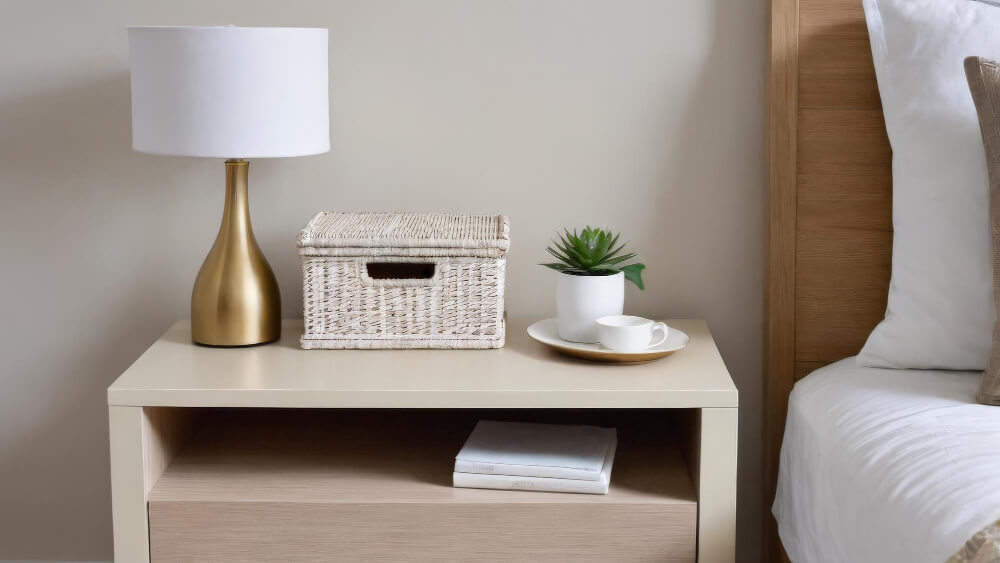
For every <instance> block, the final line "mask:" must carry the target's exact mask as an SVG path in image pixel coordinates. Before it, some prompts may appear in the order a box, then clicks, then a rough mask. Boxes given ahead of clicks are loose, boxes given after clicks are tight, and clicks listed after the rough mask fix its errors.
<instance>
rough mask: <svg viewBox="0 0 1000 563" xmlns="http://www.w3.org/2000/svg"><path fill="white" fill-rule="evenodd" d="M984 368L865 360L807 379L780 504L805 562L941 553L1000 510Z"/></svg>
mask: <svg viewBox="0 0 1000 563" xmlns="http://www.w3.org/2000/svg"><path fill="white" fill-rule="evenodd" d="M979 378H980V374H979V373H978V372H976V373H972V372H954V371H951V372H949V371H932V370H890V369H876V368H866V367H859V366H857V365H856V363H855V359H854V358H847V359H845V360H841V361H840V362H837V363H835V364H831V365H829V366H826V367H823V368H821V369H818V370H816V371H815V372H813V373H812V374H810V375H809V376H808V377H806V378H804V379H802V380H801V381H799V382H798V383H797V384H796V385H795V388H794V389H793V390H792V394H791V397H790V399H789V405H788V419H787V422H786V425H785V438H784V443H783V444H782V447H781V469H780V474H779V477H778V494H777V497H776V498H775V501H774V507H773V512H774V515H775V517H776V518H777V519H778V529H779V533H780V535H781V541H782V543H783V544H784V546H785V549H786V551H787V552H788V555H789V557H791V559H792V561H794V562H796V563H822V562H828V561H829V562H836V563H844V562H851V563H864V562H868V561H872V562H875V561H877V562H880V563H882V562H894V561H900V562H922V561H932V562H935V563H941V562H943V561H945V560H946V559H947V558H948V557H950V556H951V555H952V554H953V553H954V552H956V551H958V549H959V548H960V547H961V546H962V544H964V543H965V541H966V540H967V539H969V537H970V536H972V535H973V534H974V533H976V532H977V531H979V530H980V529H981V528H983V527H985V526H987V525H988V524H991V523H992V522H994V521H996V520H997V519H1000V407H993V406H985V405H979V404H976V402H975V392H976V388H977V386H978V384H979Z"/></svg>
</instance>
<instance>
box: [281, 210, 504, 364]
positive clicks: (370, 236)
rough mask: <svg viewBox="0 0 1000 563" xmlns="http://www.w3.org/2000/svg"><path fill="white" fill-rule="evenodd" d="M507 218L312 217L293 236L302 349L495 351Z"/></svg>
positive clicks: (500, 328)
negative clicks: (298, 273)
mask: <svg viewBox="0 0 1000 563" xmlns="http://www.w3.org/2000/svg"><path fill="white" fill-rule="evenodd" d="M509 246H510V226H509V222H508V220H507V217H505V216H503V215H446V214H430V213H334V212H322V213H319V214H317V215H316V216H315V217H313V218H312V220H310V221H309V224H307V225H306V226H305V228H304V229H302V232H300V233H299V236H298V247H299V254H300V255H301V256H302V282H303V288H302V297H303V309H304V310H303V317H304V331H303V334H302V347H303V348H340V349H343V348H499V347H501V346H503V344H504V316H503V311H504V308H503V293H504V276H505V270H506V264H507V260H506V256H507V249H508V247H509Z"/></svg>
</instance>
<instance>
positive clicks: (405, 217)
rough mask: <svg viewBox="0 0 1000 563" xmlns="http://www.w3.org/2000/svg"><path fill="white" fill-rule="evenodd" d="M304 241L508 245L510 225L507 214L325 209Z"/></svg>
mask: <svg viewBox="0 0 1000 563" xmlns="http://www.w3.org/2000/svg"><path fill="white" fill-rule="evenodd" d="M298 245H299V246H300V247H307V246H311V247H317V248H324V247H336V248H343V247H400V248H412V247H420V248H497V249H501V250H506V249H507V248H508V247H509V246H510V227H509V224H508V221H507V218H506V217H504V216H503V215H452V214H445V213H338V212H321V213H318V214H316V216H315V217H313V218H312V220H311V221H309V224H307V225H306V227H305V228H304V229H302V232H300V233H299V237H298Z"/></svg>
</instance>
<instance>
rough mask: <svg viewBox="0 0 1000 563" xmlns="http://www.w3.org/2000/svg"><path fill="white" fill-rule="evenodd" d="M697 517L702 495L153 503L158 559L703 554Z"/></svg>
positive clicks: (682, 557) (153, 546) (655, 557)
mask: <svg viewBox="0 0 1000 563" xmlns="http://www.w3.org/2000/svg"><path fill="white" fill-rule="evenodd" d="M511 494H519V493H511ZM696 518H697V505H695V504H693V503H678V504H652V505H644V504H614V505H600V504H593V505H591V504H580V503H572V504H553V503H538V504H532V503H522V504H440V503H434V504H420V503H408V504H403V503H400V504H369V503H365V504H345V503H286V502H184V501H171V502H150V503H149V533H150V555H151V560H152V561H153V562H156V563H160V562H172V561H178V562H180V561H184V562H193V561H212V562H225V561H285V562H297V561H333V560H338V561H371V560H378V561H458V560H463V561H531V560H538V561H552V560H576V561H623V560H627V561H694V560H695V531H696Z"/></svg>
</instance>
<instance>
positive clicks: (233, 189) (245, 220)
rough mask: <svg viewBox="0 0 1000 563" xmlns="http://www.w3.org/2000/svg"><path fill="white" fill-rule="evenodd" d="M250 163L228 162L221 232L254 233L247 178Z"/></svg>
mask: <svg viewBox="0 0 1000 563" xmlns="http://www.w3.org/2000/svg"><path fill="white" fill-rule="evenodd" d="M249 171H250V163H249V162H247V161H246V160H238V159H230V160H227V161H226V207H225V210H224V211H223V212H222V227H221V231H229V230H232V229H235V230H238V231H246V232H248V233H252V232H253V229H252V228H251V227H250V200H249V193H248V190H247V178H248V175H249Z"/></svg>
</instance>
